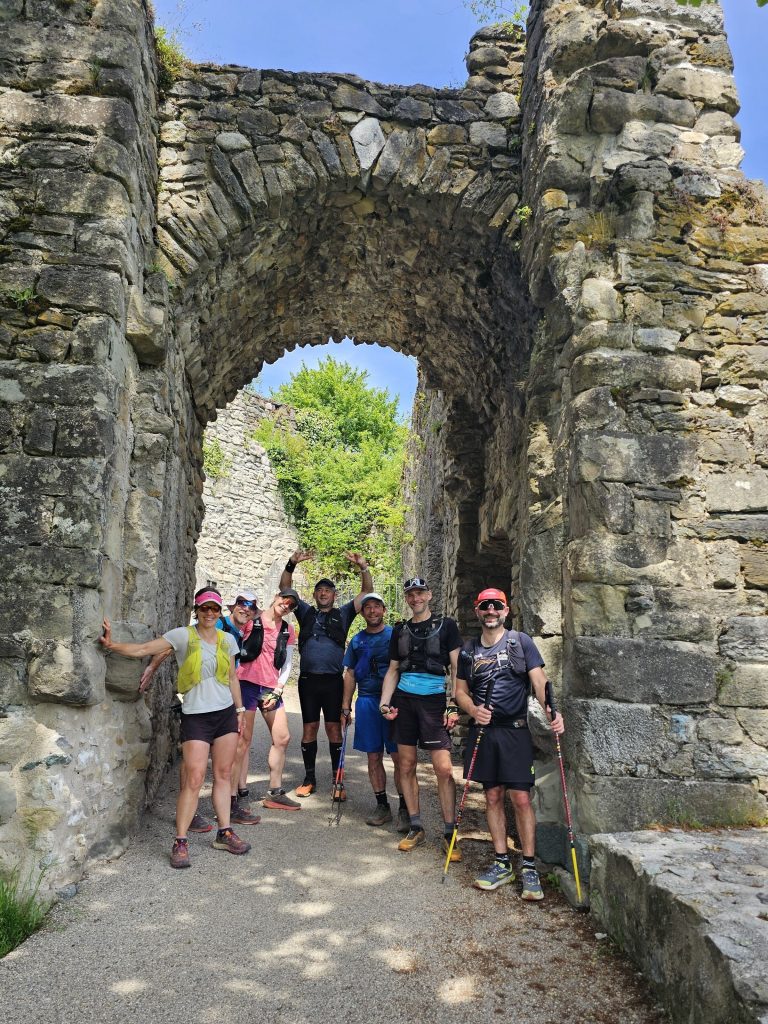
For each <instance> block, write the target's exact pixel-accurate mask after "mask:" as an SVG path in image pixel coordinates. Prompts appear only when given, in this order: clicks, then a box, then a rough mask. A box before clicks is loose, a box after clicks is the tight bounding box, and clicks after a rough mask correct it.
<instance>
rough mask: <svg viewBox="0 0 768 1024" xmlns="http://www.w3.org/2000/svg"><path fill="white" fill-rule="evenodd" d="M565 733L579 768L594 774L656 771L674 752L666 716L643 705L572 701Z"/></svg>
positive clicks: (673, 743) (652, 772)
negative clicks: (575, 754) (575, 755)
mask: <svg viewBox="0 0 768 1024" xmlns="http://www.w3.org/2000/svg"><path fill="white" fill-rule="evenodd" d="M568 735H569V744H572V745H573V747H574V748H575V749H577V750H578V760H579V766H580V768H581V770H582V771H588V772H592V773H594V774H596V775H622V776H624V775H649V774H656V772H658V771H659V769H660V768H661V767H662V765H663V764H664V762H665V761H666V760H667V759H668V758H670V757H672V756H673V755H674V754H675V753H676V752H677V744H676V743H675V742H673V741H672V740H670V738H669V734H668V726H667V722H666V720H665V718H664V717H663V715H661V714H660V712H659V711H658V710H656V709H654V708H653V707H650V706H648V705H645V704H626V703H622V704H617V703H615V702H613V701H607V700H601V699H597V698H592V699H591V700H571V701H570V702H569V704H568Z"/></svg>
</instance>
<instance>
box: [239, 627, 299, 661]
mask: <svg viewBox="0 0 768 1024" xmlns="http://www.w3.org/2000/svg"><path fill="white" fill-rule="evenodd" d="M263 646H264V623H263V622H262V621H261V615H259V616H258V617H257V618H255V619H254V620H253V628H252V629H251V632H250V633H249V634H248V638H247V639H246V640H244V641H243V646H242V647H241V649H240V663H241V664H242V663H244V662H249V661H255V660H256V659H257V658H258V656H259V655H260V654H261V649H262V647H263ZM287 655H288V623H287V622H281V623H280V632H279V633H278V634H277V643H276V644H275V657H274V659H273V664H274V666H275V668H278V669H279V668H282V667H283V665H284V664H285V659H286V657H287Z"/></svg>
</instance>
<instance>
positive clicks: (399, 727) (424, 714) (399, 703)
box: [391, 690, 451, 750]
mask: <svg viewBox="0 0 768 1024" xmlns="http://www.w3.org/2000/svg"><path fill="white" fill-rule="evenodd" d="M392 707H395V708H397V718H396V719H395V720H394V721H393V722H392V733H391V738H392V740H393V742H394V743H397V744H398V745H399V744H401V743H403V744H404V745H405V746H406V747H415V746H419V747H421V749H422V750H450V749H451V736H450V733H449V732H448V730H447V729H446V728H445V694H442V693H437V694H429V695H428V696H417V695H416V694H413V693H405V692H404V691H403V690H395V695H394V697H393V698H392Z"/></svg>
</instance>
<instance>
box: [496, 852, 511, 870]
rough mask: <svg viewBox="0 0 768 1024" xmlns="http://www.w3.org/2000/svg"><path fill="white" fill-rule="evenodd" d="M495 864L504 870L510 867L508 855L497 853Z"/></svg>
mask: <svg viewBox="0 0 768 1024" xmlns="http://www.w3.org/2000/svg"><path fill="white" fill-rule="evenodd" d="M496 863H497V864H501V865H502V867H505V868H508V867H510V866H511V865H510V862H509V854H508V853H497V854H496Z"/></svg>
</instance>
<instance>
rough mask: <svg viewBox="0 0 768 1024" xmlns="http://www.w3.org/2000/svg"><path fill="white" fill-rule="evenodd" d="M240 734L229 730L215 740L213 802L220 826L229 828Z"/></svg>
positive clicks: (212, 756)
mask: <svg viewBox="0 0 768 1024" xmlns="http://www.w3.org/2000/svg"><path fill="white" fill-rule="evenodd" d="M237 741H238V735H237V733H236V732H228V733H227V734H226V735H224V736H218V737H217V738H216V739H215V740H214V741H213V749H212V751H211V761H212V763H213V793H212V794H211V802H212V803H213V809H214V811H215V812H216V817H217V819H218V822H219V828H229V798H230V787H231V785H232V765H233V764H234V761H235V755H236V753H237Z"/></svg>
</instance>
